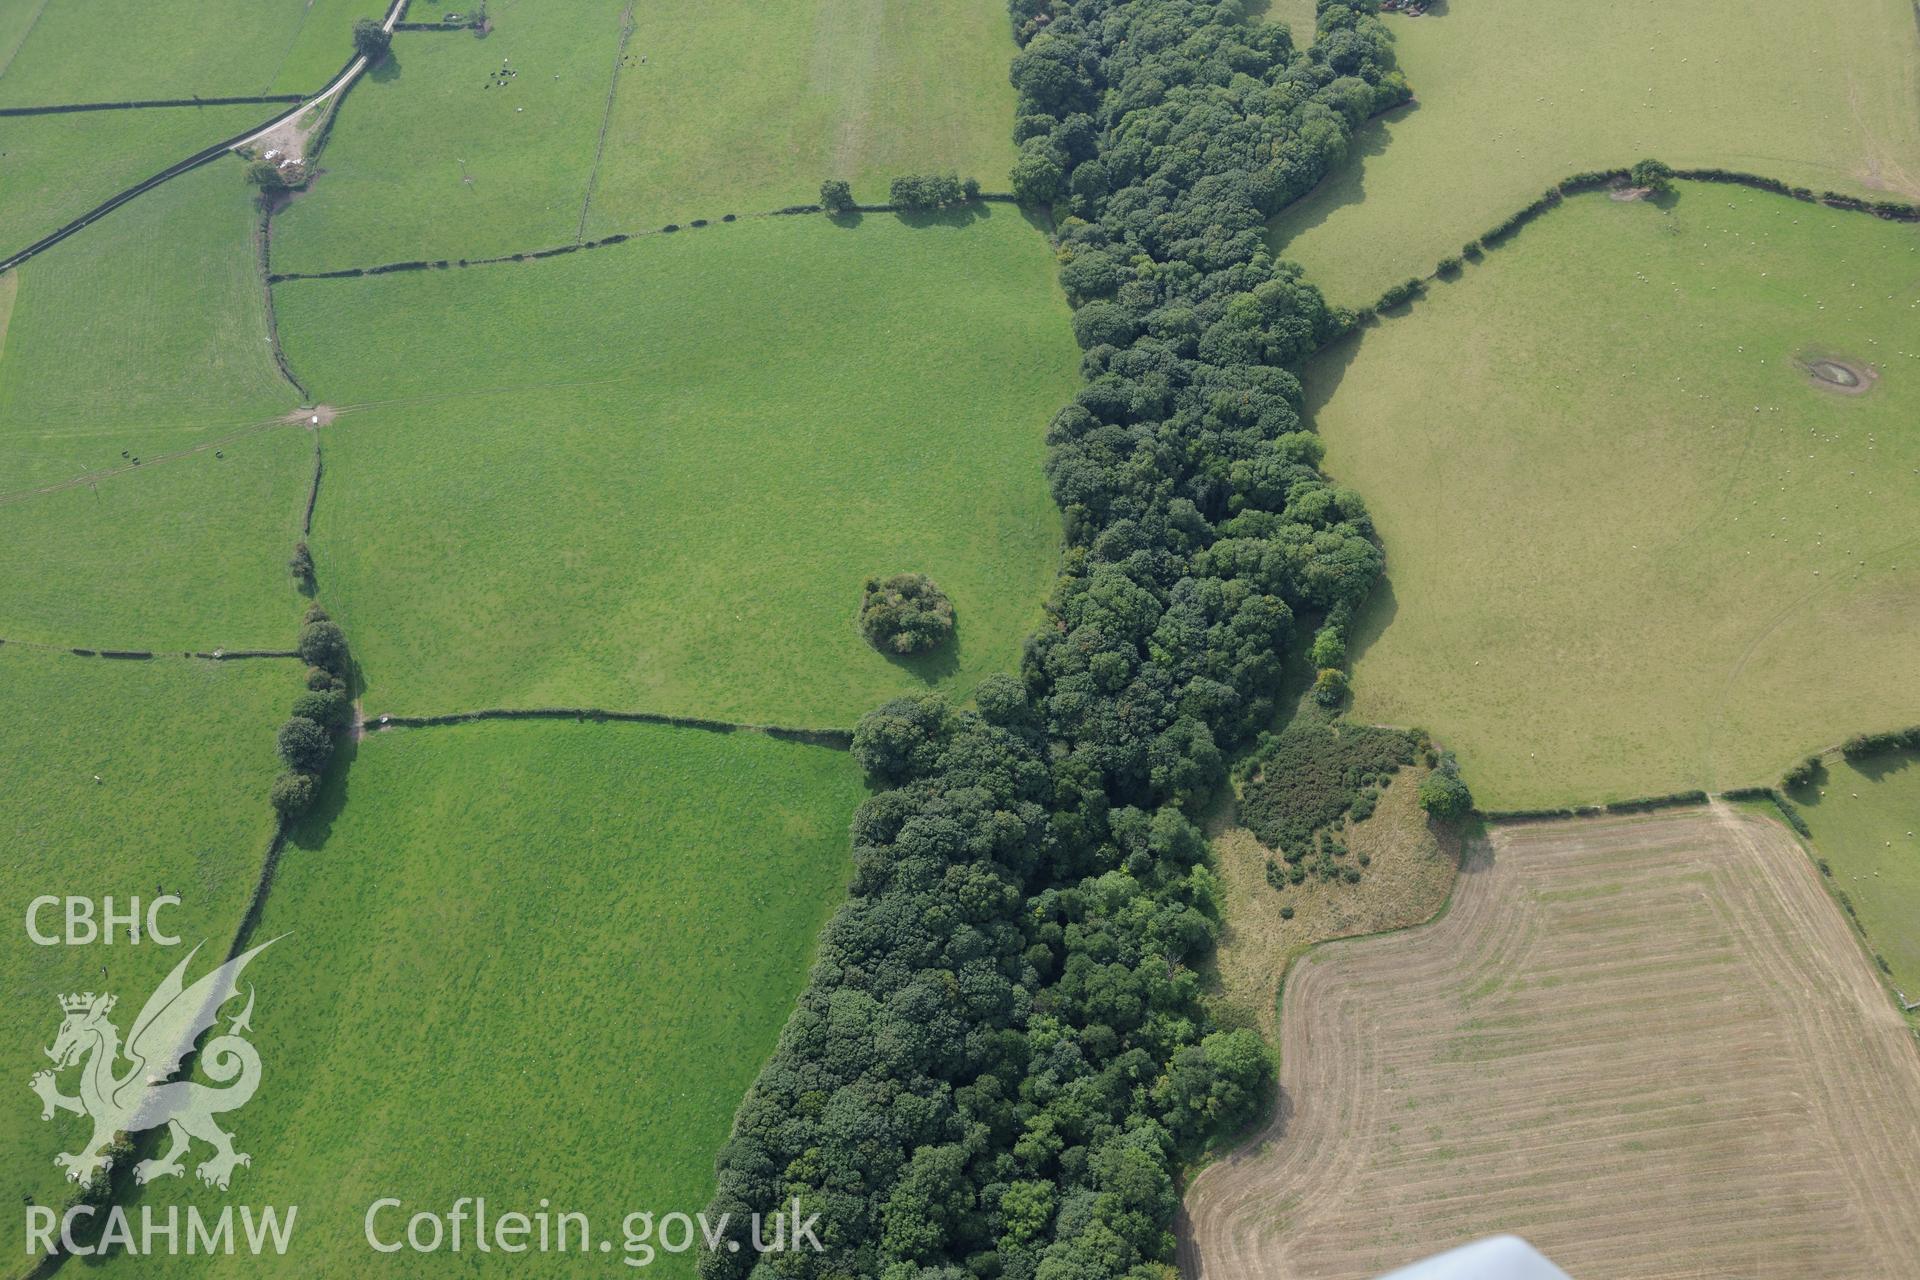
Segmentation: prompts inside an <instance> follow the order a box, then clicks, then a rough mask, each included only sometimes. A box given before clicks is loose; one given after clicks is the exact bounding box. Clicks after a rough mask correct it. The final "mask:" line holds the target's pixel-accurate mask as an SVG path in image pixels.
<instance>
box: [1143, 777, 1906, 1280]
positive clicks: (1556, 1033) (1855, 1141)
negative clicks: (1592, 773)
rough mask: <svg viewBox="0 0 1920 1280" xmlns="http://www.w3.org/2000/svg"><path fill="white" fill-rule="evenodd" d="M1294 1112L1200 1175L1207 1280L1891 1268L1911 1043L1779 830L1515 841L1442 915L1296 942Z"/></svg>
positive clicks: (1785, 1273) (1707, 827)
mask: <svg viewBox="0 0 1920 1280" xmlns="http://www.w3.org/2000/svg"><path fill="white" fill-rule="evenodd" d="M1280 1048H1281V1054H1282V1062H1281V1068H1280V1080H1281V1088H1282V1095H1281V1099H1280V1105H1279V1111H1278V1114H1277V1118H1276V1121H1275V1124H1274V1125H1273V1127H1272V1128H1271V1129H1269V1131H1268V1132H1267V1133H1266V1134H1265V1135H1263V1136H1262V1138H1261V1139H1259V1140H1258V1141H1256V1142H1255V1143H1253V1144H1251V1145H1250V1146H1248V1147H1246V1148H1244V1149H1243V1150H1242V1151H1241V1152H1239V1153H1238V1154H1237V1155H1235V1156H1232V1157H1229V1158H1227V1159H1224V1160H1222V1161H1220V1162H1218V1163H1216V1164H1214V1165H1213V1166H1211V1167H1210V1168H1208V1169H1206V1170H1205V1171H1204V1172H1203V1173H1202V1174H1201V1175H1200V1176H1199V1177H1198V1178H1196V1179H1195V1181H1194V1184H1193V1186H1192V1188H1191V1189H1190V1191H1189V1193H1188V1195H1187V1200H1186V1208H1185V1213H1184V1214H1183V1217H1182V1222H1181V1239H1180V1262H1181V1270H1182V1273H1183V1275H1185V1276H1187V1277H1189V1280H1346V1278H1349V1277H1351V1278H1354V1280H1362V1278H1364V1277H1371V1276H1375V1275H1378V1274H1380V1273H1381V1272H1384V1271H1388V1270H1391V1269H1392V1268H1394V1267H1395V1266H1398V1265H1403V1264H1406V1263H1409V1262H1411V1261H1413V1260H1415V1259H1416V1258H1419V1257H1422V1256H1424V1255H1426V1254H1430V1253H1436V1252H1439V1251H1440V1250H1441V1249H1444V1248H1447V1247H1450V1246H1452V1245H1456V1244H1460V1243H1462V1242H1464V1241H1467V1240H1470V1239H1474V1238H1477V1237H1480V1236H1483V1235H1490V1234H1493V1233H1495V1232H1501V1231H1512V1232H1516V1233H1518V1234H1520V1235H1523V1236H1525V1237H1527V1238H1528V1239H1530V1240H1532V1241H1533V1242H1534V1243H1535V1244H1536V1245H1538V1246H1539V1247H1540V1248H1542V1249H1543V1250H1545V1251H1546V1252H1547V1254H1548V1255H1549V1256H1551V1257H1552V1258H1553V1259H1554V1260H1555V1261H1556V1262H1558V1263H1559V1264H1560V1266H1562V1267H1563V1268H1565V1269H1566V1270H1567V1271H1568V1272H1569V1273H1570V1274H1571V1275H1573V1276H1576V1277H1580V1278H1581V1280H1637V1278H1641V1277H1656V1276H1658V1277H1682V1276H1686V1277H1707V1276H1715V1277H1719V1276H1739V1277H1745V1278H1749V1280H1766V1278H1771V1277H1780V1278H1781V1280H1788V1278H1791V1280H1810V1278H1814V1277H1833V1278H1835V1280H1838V1278H1840V1277H1867V1276H1873V1277H1881V1276H1885V1277H1893V1276H1902V1275H1912V1274H1914V1270H1913V1268H1914V1266H1915V1261H1914V1260H1915V1259H1917V1258H1920V1046H1916V1044H1915V1043H1914V1041H1913V1038H1912V1036H1911V1033H1910V1032H1909V1031H1908V1030H1907V1029H1906V1027H1905V1025H1904V1023H1903V1021H1902V1019H1901V1018H1900V1016H1899V1015H1898V1014H1897V1013H1896V1012H1895V1010H1894V1009H1893V1007H1892V1005H1891V1003H1890V1001H1889V999H1888V997H1887V994H1886V992H1885V990H1884V989H1883V988H1882V987H1881V986H1880V984H1879V983H1878V982H1877V981H1876V980H1875V978H1874V976H1873V973H1872V971H1871V970H1870V969H1869V967H1868V962H1867V960H1866V958H1865V956H1864V955H1863V954H1862V951H1861V949H1860V945H1859V943H1858V942H1856V941H1855V939H1854V937H1853V936H1852V934H1851V933H1850V932H1849V931H1848V928H1847V925H1846V922H1845V920H1844V918H1843V917H1842V916H1841V914H1840V912H1839V910H1838V909H1837V908H1836V907H1835V906H1834V904H1833V903H1832V901H1831V900H1830V899H1829V898H1828V897H1827V895H1826V893H1825V891H1824V890H1823V889H1822V887H1821V885H1820V883H1819V879H1818V875H1817V873H1816V872H1815V871H1814V870H1813V868H1812V866H1811V865H1810V863H1809V861H1808V859H1807V857H1806V855H1805V854H1804V853H1803V852H1802V851H1801V850H1800V849H1799V847H1798V846H1796V845H1795V844H1794V842H1793V840H1792V837H1791V836H1790V835H1789V834H1788V833H1787V832H1786V831H1785V829H1784V828H1782V827H1779V826H1778V825H1777V824H1774V823H1770V822H1768V821H1765V820H1763V819H1759V818H1755V817H1751V816H1748V815H1745V814H1742V813H1739V812H1737V811H1735V810H1733V809H1731V808H1727V807H1725V806H1723V805H1715V806H1713V807H1711V808H1704V807H1703V808H1698V809H1684V810H1671V811H1667V812H1663V813H1657V814H1650V815H1642V816H1635V817H1610V818H1598V819H1579V820H1569V821H1565V822H1552V823H1539V824H1530V825H1519V826H1511V827H1505V828H1499V829H1496V830H1495V831H1494V832H1493V834H1492V836H1491V837H1490V839H1489V840H1488V841H1487V842H1485V843H1484V844H1482V845H1480V846H1479V848H1478V849H1477V850H1470V851H1469V856H1468V858H1467V861H1466V865H1465V867H1464V868H1463V871H1462V874H1461V879H1460V884H1459V887H1458V889H1457V890H1456V897H1455V900H1454V903H1453V908H1452V910H1451V911H1450V912H1449V913H1448V914H1447V915H1446V916H1445V917H1444V918H1443V919H1441V920H1440V921H1438V922H1436V923H1435V924H1433V925H1430V926H1427V927H1424V928H1420V929H1415V930H1410V931H1408V932H1405V933H1399V934H1393V935H1389V936H1386V937H1379V938H1369V939H1362V940H1356V941H1352V942H1338V943H1333V944H1330V945H1328V946H1326V947H1323V948H1321V949H1319V950H1317V951H1315V952H1313V953H1311V954H1309V955H1307V956H1305V957H1303V958H1302V960H1301V961H1300V962H1299V963H1298V964H1297V965H1296V966H1295V968H1294V970H1293V973H1292V975H1291V977H1290V978H1289V979H1288V982H1287V989H1286V993H1285V1000H1284V1006H1283V1009H1282V1016H1281V1045H1280Z"/></svg>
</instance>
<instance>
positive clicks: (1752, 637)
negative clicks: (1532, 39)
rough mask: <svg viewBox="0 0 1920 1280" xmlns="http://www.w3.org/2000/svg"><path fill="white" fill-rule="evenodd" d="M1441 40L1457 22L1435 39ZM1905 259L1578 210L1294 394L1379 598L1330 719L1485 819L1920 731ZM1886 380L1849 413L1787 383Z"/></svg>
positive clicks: (1844, 231) (1742, 212)
mask: <svg viewBox="0 0 1920 1280" xmlns="http://www.w3.org/2000/svg"><path fill="white" fill-rule="evenodd" d="M1449 20H1451V19H1449ZM1916 307H1920V237H1917V236H1916V235H1915V233H1914V231H1913V230H1912V229H1911V228H1906V227H1901V226H1897V225H1893V224H1888V223H1882V222H1878V221H1875V220H1873V219H1871V218H1867V217H1863V216H1859V215H1846V214H1839V213H1834V212H1832V211H1828V210H1821V209H1817V208H1812V207H1809V206H1807V205H1802V204H1798V203H1795V202H1793V201H1789V200H1786V199H1784V198H1781V197H1774V196H1765V195H1761V194H1758V193H1750V192H1745V191H1741V190H1739V189H1736V188H1725V187H1700V186H1692V185H1688V186H1685V187H1683V189H1682V192H1681V194H1680V196H1679V198H1678V202H1677V203H1676V204H1675V205H1674V206H1673V207H1672V208H1671V209H1670V210H1663V209H1660V208H1656V207H1654V206H1653V205H1651V204H1645V203H1616V202H1614V201H1611V200H1609V199H1607V198H1606V197H1605V196H1589V197H1581V198H1578V199H1575V200H1572V201H1570V202H1568V204H1567V205H1566V207H1565V208H1563V209H1561V210H1559V211H1557V212H1555V213H1553V214H1551V215H1549V216H1547V217H1546V218H1543V219H1541V220H1540V221H1538V222H1535V223H1534V224H1533V225H1532V226H1530V227H1528V228H1527V229H1526V230H1525V231H1524V232H1522V233H1521V235H1520V236H1519V238H1518V239H1517V240H1515V241H1514V242H1512V243H1511V244H1510V245H1508V246H1507V247H1505V248H1503V249H1501V250H1499V251H1497V252H1495V253H1493V254H1491V255H1490V256H1489V257H1488V259H1487V262H1486V263H1485V264H1484V265H1482V266H1479V267H1475V268H1471V269H1470V270H1469V271H1468V272H1467V274H1466V276H1465V277H1464V279H1462V280H1461V281H1459V282H1458V283H1455V284H1446V285H1437V286H1435V291H1434V293H1433V295H1432V297H1431V298H1430V299H1429V300H1427V301H1425V302H1422V303H1420V304H1419V305H1418V306H1416V307H1415V308H1414V310H1413V312H1412V314H1411V315H1409V316H1405V317H1402V318H1397V319H1391V320H1389V321H1388V322H1386V323H1385V324H1383V325H1382V326H1380V327H1379V328H1378V329H1375V330H1370V331H1368V332H1367V334H1366V335H1365V336H1364V338H1363V339H1361V340H1360V341H1359V342H1358V344H1357V345H1355V344H1351V343H1350V344H1346V345H1343V346H1342V347H1340V348H1337V349H1335V350H1333V351H1331V352H1329V353H1327V355H1326V356H1325V357H1323V358H1322V360H1321V361H1320V362H1319V363H1318V365H1317V366H1315V367H1314V368H1312V369H1310V370H1309V374H1308V379H1307V381H1308V384H1309V397H1310V399H1312V400H1313V401H1314V402H1315V405H1314V407H1315V410H1316V413H1317V420H1318V423H1319V428H1320V430H1321V432H1322V433H1323V435H1324V436H1325V437H1326V441H1327V451H1328V452H1327V466H1328V468H1329V469H1330V470H1331V472H1332V473H1333V474H1334V475H1335V476H1337V477H1338V478H1339V479H1340V481H1341V482H1342V483H1345V484H1350V485H1352V486H1354V487H1355V488H1357V489H1358V490H1359V491H1360V492H1361V493H1363V494H1365V495H1366V497H1367V503H1368V506H1369V507H1370V508H1371V510H1372V511H1373V513H1374V516H1375V518H1376V520H1377V522H1378V525H1379V530H1380V534H1381V537H1382V540H1383V542H1384V544H1385V547H1386V551H1387V578H1388V581H1387V585H1386V586H1385V587H1384V588H1382V590H1381V591H1380V592H1378V593H1377V596H1376V599H1375V600H1374V601H1373V603H1372V606H1371V608H1370V612H1369V615H1368V617H1366V618H1365V619H1363V622H1362V625H1361V628H1360V634H1359V635H1358V637H1357V649H1358V652H1359V658H1358V662H1357V665H1356V669H1355V681H1354V684H1355V691H1356V698H1357V705H1356V712H1355V713H1356V715H1357V716H1358V717H1359V718H1361V719H1364V720H1367V721H1369V722H1387V723H1396V724H1418V725H1421V726H1424V727H1425V728H1427V729H1429V730H1431V731H1432V733H1433V734H1434V735H1435V737H1436V738H1437V739H1438V740H1440V741H1442V742H1444V743H1446V744H1448V745H1449V746H1451V747H1453V748H1455V749H1456V750H1457V751H1458V752H1459V755H1460V759H1461V761H1462V764H1463V765H1464V767H1465V771H1466V776H1467V779H1468V781H1469V782H1470V783H1471V784H1472V786H1473V788H1474V792H1475V795H1476V797H1477V798H1478V799H1479V801H1480V802H1481V804H1482V805H1483V806H1486V807H1489V808H1501V809H1504V808H1519V807H1532V806H1535V805H1548V804H1566V803H1573V802H1594V801H1601V800H1608V799H1616V798H1623V797H1628V796H1634V795H1645V794H1648V793H1653V792H1665V791H1672V790H1677V789H1681V788H1687V787H1707V788H1719V787H1726V786H1732V785H1736V784H1742V783H1757V782H1764V781H1767V780H1769V779H1771V778H1774V777H1777V776H1778V775H1779V773H1780V771H1781V770H1782V769H1784V768H1785V767H1786V766H1787V764H1789V763H1790V762H1791V761H1792V760H1793V759H1794V757H1795V756H1796V755H1801V754H1804V753H1805V752H1807V751H1809V750H1812V749H1814V748H1817V747H1820V746H1822V745H1825V744H1828V743H1832V742H1837V741H1838V740H1840V739H1841V738H1843V737H1845V736H1846V735H1847V734H1849V733H1851V732H1854V731H1856V730H1858V729H1859V728H1860V727H1861V726H1863V725H1877V724H1881V723H1883V722H1889V721H1891V722H1895V723H1898V722H1901V721H1905V720H1911V719H1914V718H1915V717H1916V714H1920V696H1917V695H1916V693H1915V691H1916V690H1920V644H1916V643H1915V640H1916V637H1920V541H1917V540H1916V537H1915V532H1914V531H1915V528H1916V526H1917V525H1920V485H1916V484H1915V483H1914V482H1913V477H1914V475H1915V468H1916V467H1917V466H1920V431H1916V430H1915V423H1916V422H1920V342H1916V340H1915V337H1914V335H1915V334H1916V332H1920V329H1917V328H1916V322H1915V314H1916V312H1915V308H1916ZM1808 355H1840V356H1844V357H1847V358H1849V359H1852V360H1854V361H1856V362H1859V363H1860V364H1861V365H1862V366H1863V367H1866V366H1872V367H1874V368H1876V369H1878V370H1880V371H1881V372H1880V373H1879V375H1878V379H1877V382H1876V383H1874V385H1872V386H1871V388H1870V390H1868V392H1867V393H1866V394H1864V395H1843V394H1836V393H1834V392H1832V391H1830V390H1824V389H1820V388H1818V387H1816V385H1815V384H1814V383H1813V381H1812V380H1811V379H1810V378H1809V376H1808V375H1807V373H1806V372H1805V371H1804V370H1803V368H1802V367H1801V365H1800V364H1799V360H1800V358H1801V357H1804V356H1808Z"/></svg>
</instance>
